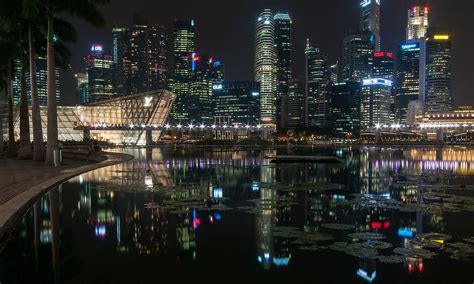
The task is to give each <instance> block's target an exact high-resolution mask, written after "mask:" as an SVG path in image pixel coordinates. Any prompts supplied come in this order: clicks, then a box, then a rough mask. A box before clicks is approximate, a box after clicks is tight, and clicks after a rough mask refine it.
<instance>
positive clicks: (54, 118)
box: [45, 15, 58, 165]
mask: <svg viewBox="0 0 474 284" xmlns="http://www.w3.org/2000/svg"><path fill="white" fill-rule="evenodd" d="M46 52H47V53H46V56H47V64H48V71H47V87H48V129H47V130H48V146H47V149H46V161H45V163H46V165H54V157H53V152H54V151H55V150H57V149H58V113H57V111H58V110H57V106H56V84H55V76H54V67H55V66H54V43H53V17H52V16H51V15H48V39H47V50H46Z"/></svg>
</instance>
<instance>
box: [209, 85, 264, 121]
mask: <svg viewBox="0 0 474 284" xmlns="http://www.w3.org/2000/svg"><path fill="white" fill-rule="evenodd" d="M213 101H214V102H215V107H214V117H216V118H224V117H225V118H227V119H225V120H226V121H229V122H230V123H232V124H240V125H252V126H255V125H257V124H259V123H260V84H259V83H257V82H247V81H244V82H223V83H218V84H214V85H213Z"/></svg>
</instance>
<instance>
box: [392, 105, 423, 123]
mask: <svg viewBox="0 0 474 284" xmlns="http://www.w3.org/2000/svg"><path fill="white" fill-rule="evenodd" d="M422 117H423V103H422V102H421V101H419V100H414V101H410V102H409V103H408V108H407V111H406V121H401V122H398V123H402V124H406V125H417V124H419V123H420V120H421V118H422Z"/></svg>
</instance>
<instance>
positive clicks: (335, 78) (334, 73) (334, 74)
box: [330, 61, 339, 84]
mask: <svg viewBox="0 0 474 284" xmlns="http://www.w3.org/2000/svg"><path fill="white" fill-rule="evenodd" d="M330 68H331V84H336V83H338V82H339V61H337V62H336V63H335V64H333V65H331V66H330Z"/></svg>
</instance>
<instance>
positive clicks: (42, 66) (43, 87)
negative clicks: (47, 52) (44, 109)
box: [12, 56, 61, 106]
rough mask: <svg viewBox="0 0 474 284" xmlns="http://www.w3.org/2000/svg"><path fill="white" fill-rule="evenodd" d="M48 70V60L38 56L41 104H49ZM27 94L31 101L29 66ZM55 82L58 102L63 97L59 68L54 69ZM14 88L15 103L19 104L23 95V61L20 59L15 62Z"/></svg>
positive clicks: (37, 76) (37, 71)
mask: <svg viewBox="0 0 474 284" xmlns="http://www.w3.org/2000/svg"><path fill="white" fill-rule="evenodd" d="M47 71H48V62H47V60H46V58H45V57H40V56H38V57H36V84H37V88H38V90H37V92H38V93H37V94H38V102H39V105H41V106H46V105H48V88H47V79H46V75H47ZM25 76H26V95H27V97H28V103H31V90H30V86H31V84H30V71H29V67H27V71H26V74H25ZM54 82H55V90H56V102H57V103H59V100H60V98H61V88H60V85H59V68H58V67H56V68H55V69H54ZM12 86H13V87H12V88H13V103H14V104H18V103H19V102H20V96H21V63H20V61H19V60H15V62H14V74H13V79H12Z"/></svg>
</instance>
